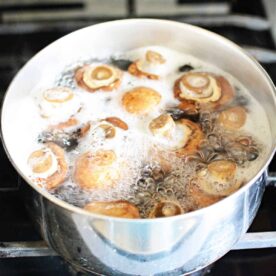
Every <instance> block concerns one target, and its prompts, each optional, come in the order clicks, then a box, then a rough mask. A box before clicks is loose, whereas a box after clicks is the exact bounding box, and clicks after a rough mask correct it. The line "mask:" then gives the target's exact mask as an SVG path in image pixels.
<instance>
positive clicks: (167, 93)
mask: <svg viewBox="0 0 276 276" xmlns="http://www.w3.org/2000/svg"><path fill="white" fill-rule="evenodd" d="M148 49H151V50H154V51H157V52H159V53H161V54H162V55H163V56H165V57H166V60H167V61H168V62H167V63H166V68H165V71H166V73H167V74H166V76H165V77H164V78H162V79H161V80H158V81H156V80H148V79H143V78H137V77H134V76H132V75H130V74H129V73H127V72H124V76H123V80H122V84H121V85H120V87H119V88H118V89H117V90H116V91H114V92H110V93H102V92H96V93H88V92H85V91H83V90H82V89H81V88H79V87H78V86H77V84H76V82H75V80H74V72H75V69H76V68H77V67H79V66H81V65H83V64H87V63H91V62H95V61H96V62H98V60H96V59H94V58H93V57H92V58H88V59H83V60H82V61H77V62H74V63H72V64H69V65H68V66H67V67H66V68H64V71H63V72H61V74H60V75H58V76H57V77H56V82H55V83H49V84H48V87H47V88H51V87H54V86H66V87H70V88H72V89H74V91H75V93H76V94H77V95H78V97H79V98H80V100H81V102H82V109H81V112H79V113H78V114H77V115H76V118H77V119H78V120H79V121H80V122H82V123H86V122H88V121H89V122H91V124H92V125H93V124H97V122H98V120H100V119H103V118H106V117H114V116H116V117H119V118H121V119H122V120H124V121H125V122H126V123H127V124H128V126H129V130H127V131H123V130H121V129H119V128H116V131H117V133H116V137H115V138H114V139H108V140H103V139H101V138H100V136H97V135H98V134H97V133H93V132H91V131H90V132H89V134H88V135H87V137H85V138H82V139H81V140H80V141H79V143H78V145H77V146H76V147H75V148H74V149H73V150H71V151H69V152H67V153H66V155H67V159H68V162H69V166H70V174H69V177H68V180H67V181H66V182H65V183H64V184H62V185H61V186H60V187H58V188H57V189H56V190H55V191H52V192H51V193H52V194H53V195H55V196H56V197H58V198H60V199H62V200H65V201H67V202H68V203H71V204H73V205H76V206H79V207H83V206H84V205H85V204H86V203H88V202H91V201H111V200H120V199H124V200H128V201H129V202H132V203H133V204H135V205H136V206H137V207H138V208H139V210H140V214H141V217H147V215H148V213H149V211H150V210H151V209H152V207H153V205H154V204H155V203H156V202H158V201H159V200H164V199H165V200H172V201H177V202H178V203H179V204H180V205H181V206H182V208H183V209H184V210H185V211H191V210H194V209H197V208H198V206H196V205H195V203H194V202H193V200H192V199H191V198H190V197H189V196H188V195H187V191H186V186H187V184H188V183H189V182H190V180H191V177H192V176H194V175H195V173H196V171H197V170H198V169H199V168H198V167H199V166H204V162H205V163H206V162H207V161H206V159H208V158H211V157H210V156H211V154H213V153H214V148H215V147H219V146H220V147H223V149H222V151H223V150H224V151H225V147H226V145H227V144H229V143H231V141H230V140H231V139H230V138H227V137H228V136H227V135H225V133H224V132H222V131H221V130H220V129H216V127H215V126H214V119H213V117H214V116H216V114H211V113H208V112H205V113H202V114H200V119H199V123H200V124H201V127H202V128H203V130H204V132H205V134H206V136H208V134H210V137H209V139H206V141H205V146H203V148H202V151H201V160H200V161H199V162H192V161H191V162H184V161H183V160H182V159H180V158H178V157H177V156H173V157H172V156H171V155H170V156H164V158H165V159H167V161H168V162H169V163H170V164H173V166H172V168H173V169H172V171H171V172H170V173H167V172H165V171H164V170H163V169H162V168H161V166H160V164H158V162H157V161H156V160H154V158H151V154H149V153H148V152H149V150H150V149H152V148H154V144H155V140H154V139H153V138H152V135H151V134H150V132H149V130H148V124H149V122H150V121H151V120H152V119H154V118H156V117H157V116H159V115H160V114H162V113H164V112H166V111H167V110H169V109H170V108H171V107H172V106H176V105H177V104H178V103H179V102H178V100H176V99H175V98H174V95H173V92H172V87H173V84H174V82H175V80H176V79H177V78H179V77H180V76H181V75H182V74H183V73H182V72H180V71H179V68H180V67H181V66H183V65H189V66H192V67H193V68H195V70H196V71H205V72H213V73H216V74H220V75H223V76H225V77H226V78H227V79H228V80H229V81H230V83H231V84H232V85H233V86H234V87H235V90H236V94H237V95H236V98H235V100H234V103H233V104H234V105H235V103H236V104H239V105H243V106H246V109H247V111H248V115H247V120H246V124H245V125H244V126H243V128H242V130H241V131H240V133H236V134H235V135H236V136H239V135H240V136H242V135H243V136H250V137H252V138H253V140H254V149H255V155H256V152H257V158H255V157H256V156H255V157H254V156H253V157H252V158H251V159H252V160H253V159H254V161H252V162H250V161H246V160H242V157H241V160H237V161H239V171H238V175H239V177H241V178H242V179H244V180H245V181H248V180H249V179H250V178H252V177H253V176H254V175H255V174H256V171H258V170H259V169H260V167H261V165H262V162H263V158H264V157H265V156H266V154H267V153H268V151H269V150H270V147H269V146H267V147H266V146H265V145H268V144H270V143H271V142H270V141H268V139H269V138H268V137H271V135H270V132H269V126H268V123H267V119H266V115H265V112H264V110H263V109H262V107H261V106H260V104H259V103H258V102H256V100H255V99H254V98H253V97H252V96H250V92H249V91H247V90H246V88H245V87H243V85H242V84H241V83H239V82H238V81H237V80H236V79H234V78H233V77H232V76H231V75H229V74H227V73H225V72H223V71H221V70H220V69H218V68H216V67H214V66H212V65H210V64H206V63H204V62H202V61H200V60H198V59H196V58H194V57H192V56H189V55H186V54H183V53H179V52H176V51H173V50H169V49H167V48H163V47H156V46H153V47H146V48H140V49H135V50H133V51H130V52H127V53H118V54H116V55H113V56H112V58H111V57H110V56H109V57H106V59H105V60H102V61H101V62H103V63H112V62H114V60H115V61H116V60H117V61H118V60H119V62H121V63H120V66H121V67H124V66H125V67H127V65H128V60H131V61H134V60H136V59H138V58H139V57H141V56H143V55H144V54H145V52H146V51H147V50H148ZM136 86H147V87H151V88H153V89H155V90H156V91H158V92H159V93H160V94H161V95H162V100H161V103H160V105H159V106H158V109H156V110H154V111H152V112H150V113H149V114H147V115H143V116H135V115H131V114H129V113H127V112H126V111H125V110H124V108H123V107H122V105H121V99H122V95H123V94H124V93H125V92H126V91H128V90H130V89H131V88H133V87H136ZM40 92H41V88H39V89H38V88H35V89H34V91H32V93H31V95H32V98H35V99H36V100H32V101H31V102H30V101H29V102H28V105H29V106H30V105H31V106H32V107H31V110H36V108H35V107H34V106H35V105H37V94H38V93H40ZM36 111H37V110H36ZM35 120H37V123H34V125H35V126H39V127H37V128H36V127H34V133H35V134H33V136H32V137H37V136H39V134H40V133H41V130H43V129H46V126H47V125H49V124H50V123H51V122H49V121H47V120H45V119H42V118H41V117H40V116H39V115H38V114H37V115H36V118H35ZM256 129H257V130H258V131H257V132H256V131H255V130H256ZM213 133H216V135H215V137H213V136H212V135H213ZM232 138H233V137H232ZM227 139H228V140H229V141H228V140H227ZM33 144H36V146H34V147H33V149H35V148H37V147H41V145H40V144H39V143H38V140H37V139H36V140H34V139H33ZM98 149H113V150H114V151H115V152H116V155H117V157H118V159H119V160H124V161H125V163H127V166H125V167H123V168H122V169H121V170H120V171H121V172H122V176H121V180H120V181H119V183H118V184H117V186H116V187H114V188H110V189H106V190H104V191H103V190H91V191H85V190H82V189H80V188H79V186H78V185H77V184H76V183H74V178H73V172H74V164H75V160H76V158H77V157H78V156H79V155H80V154H82V153H84V152H86V151H87V150H91V151H95V150H98ZM222 151H221V152H222ZM219 152H220V151H218V154H217V155H219V154H220V153H219ZM229 154H230V155H231V154H232V156H234V155H235V154H234V153H231V152H230V153H229ZM250 154H254V151H253V153H250ZM202 155H203V158H202ZM27 158H28V156H26V159H25V160H27ZM204 158H205V159H204ZM215 158H216V157H215ZM235 158H236V159H239V156H236V157H235ZM202 159H204V160H203V161H202Z"/></svg>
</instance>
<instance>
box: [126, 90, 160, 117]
mask: <svg viewBox="0 0 276 276" xmlns="http://www.w3.org/2000/svg"><path fill="white" fill-rule="evenodd" d="M160 101H161V95H160V94H159V93H158V92H157V91H155V90H153V89H152V88H149V87H143V86H140V87H135V88H133V89H132V90H130V91H128V92H126V93H125V94H124V95H123V98H122V104H123V106H124V108H125V109H126V111H128V112H129V113H133V114H146V113H148V112H150V111H152V109H153V108H154V107H156V106H157V105H158V104H159V103H160Z"/></svg>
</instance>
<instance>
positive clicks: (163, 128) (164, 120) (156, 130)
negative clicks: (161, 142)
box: [149, 114, 175, 137]
mask: <svg viewBox="0 0 276 276" xmlns="http://www.w3.org/2000/svg"><path fill="white" fill-rule="evenodd" d="M149 129H150V131H151V132H152V134H153V135H155V136H161V137H171V136H172V135H173V132H174V130H175V122H174V120H173V119H172V117H171V116H170V115H169V114H162V115H160V116H158V117H157V118H155V119H153V120H152V121H151V122H150V124H149Z"/></svg>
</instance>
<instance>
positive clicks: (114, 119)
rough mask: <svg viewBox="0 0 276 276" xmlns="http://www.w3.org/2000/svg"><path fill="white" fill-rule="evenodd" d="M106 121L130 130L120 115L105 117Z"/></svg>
mask: <svg viewBox="0 0 276 276" xmlns="http://www.w3.org/2000/svg"><path fill="white" fill-rule="evenodd" d="M104 120H105V121H106V122H108V123H110V124H112V125H113V126H115V127H119V128H121V129H123V130H128V125H127V123H125V122H124V121H123V120H121V119H120V118H118V117H107V118H105V119H104Z"/></svg>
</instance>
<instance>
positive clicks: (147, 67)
mask: <svg viewBox="0 0 276 276" xmlns="http://www.w3.org/2000/svg"><path fill="white" fill-rule="evenodd" d="M165 63H166V60H165V58H164V57H163V56H162V55H161V54H160V53H158V52H156V51H151V50H149V51H147V52H146V54H145V57H144V58H142V59H139V60H136V61H135V62H133V63H132V64H131V65H130V66H129V68H128V72H129V73H130V74H132V75H134V76H136V77H146V78H148V79H154V80H158V79H159V78H160V75H163V74H164V71H165V69H166V67H165V66H164V65H165Z"/></svg>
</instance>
